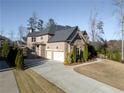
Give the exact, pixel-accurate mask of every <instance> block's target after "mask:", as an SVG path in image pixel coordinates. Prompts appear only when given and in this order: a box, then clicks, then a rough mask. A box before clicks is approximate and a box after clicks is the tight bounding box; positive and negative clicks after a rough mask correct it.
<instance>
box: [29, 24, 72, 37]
mask: <svg viewBox="0 0 124 93" xmlns="http://www.w3.org/2000/svg"><path fill="white" fill-rule="evenodd" d="M68 28H71V27H70V26H61V25H52V26H49V27H46V28H45V29H43V30H41V31H35V32H32V33H29V34H28V35H27V37H37V36H42V35H45V34H50V35H54V34H55V32H56V31H59V30H64V29H68Z"/></svg>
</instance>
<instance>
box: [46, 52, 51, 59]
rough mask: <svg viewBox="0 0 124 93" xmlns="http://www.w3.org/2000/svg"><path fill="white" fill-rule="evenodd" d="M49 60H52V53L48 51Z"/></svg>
mask: <svg viewBox="0 0 124 93" xmlns="http://www.w3.org/2000/svg"><path fill="white" fill-rule="evenodd" d="M47 58H48V59H52V51H47Z"/></svg>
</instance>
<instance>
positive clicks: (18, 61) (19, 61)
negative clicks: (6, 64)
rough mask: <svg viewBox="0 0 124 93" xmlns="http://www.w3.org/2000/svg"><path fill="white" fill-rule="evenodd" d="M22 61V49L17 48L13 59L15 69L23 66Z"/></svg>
mask: <svg viewBox="0 0 124 93" xmlns="http://www.w3.org/2000/svg"><path fill="white" fill-rule="evenodd" d="M23 61H24V59H23V51H22V50H20V49H19V50H18V53H17V55H16V60H15V64H16V68H17V69H20V70H21V69H23V68H24V67H23Z"/></svg>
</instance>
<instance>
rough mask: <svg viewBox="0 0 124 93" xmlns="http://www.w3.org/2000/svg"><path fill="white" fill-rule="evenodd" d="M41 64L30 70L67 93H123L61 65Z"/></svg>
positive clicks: (57, 63)
mask: <svg viewBox="0 0 124 93" xmlns="http://www.w3.org/2000/svg"><path fill="white" fill-rule="evenodd" d="M27 63H28V62H27ZM41 63H43V64H41V65H39V66H36V67H32V68H31V69H33V70H34V71H36V72H37V73H39V74H40V75H41V76H43V77H45V78H46V79H48V80H49V81H51V82H52V83H54V84H55V85H57V86H58V87H60V88H61V89H63V90H64V91H65V92H67V93H124V91H121V90H119V89H116V88H113V87H111V86H109V85H106V84H104V83H101V82H98V81H96V80H94V79H91V78H89V77H86V76H84V75H81V74H79V73H77V72H75V71H74V70H73V69H72V68H70V67H68V66H64V65H63V64H62V63H59V62H54V61H48V60H46V62H45V61H41Z"/></svg>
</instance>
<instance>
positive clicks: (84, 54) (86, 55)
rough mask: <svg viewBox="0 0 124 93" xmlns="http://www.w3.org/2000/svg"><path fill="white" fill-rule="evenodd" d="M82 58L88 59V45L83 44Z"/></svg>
mask: <svg viewBox="0 0 124 93" xmlns="http://www.w3.org/2000/svg"><path fill="white" fill-rule="evenodd" d="M83 59H84V61H85V62H86V61H87V60H88V46H87V45H85V46H84V51H83Z"/></svg>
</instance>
